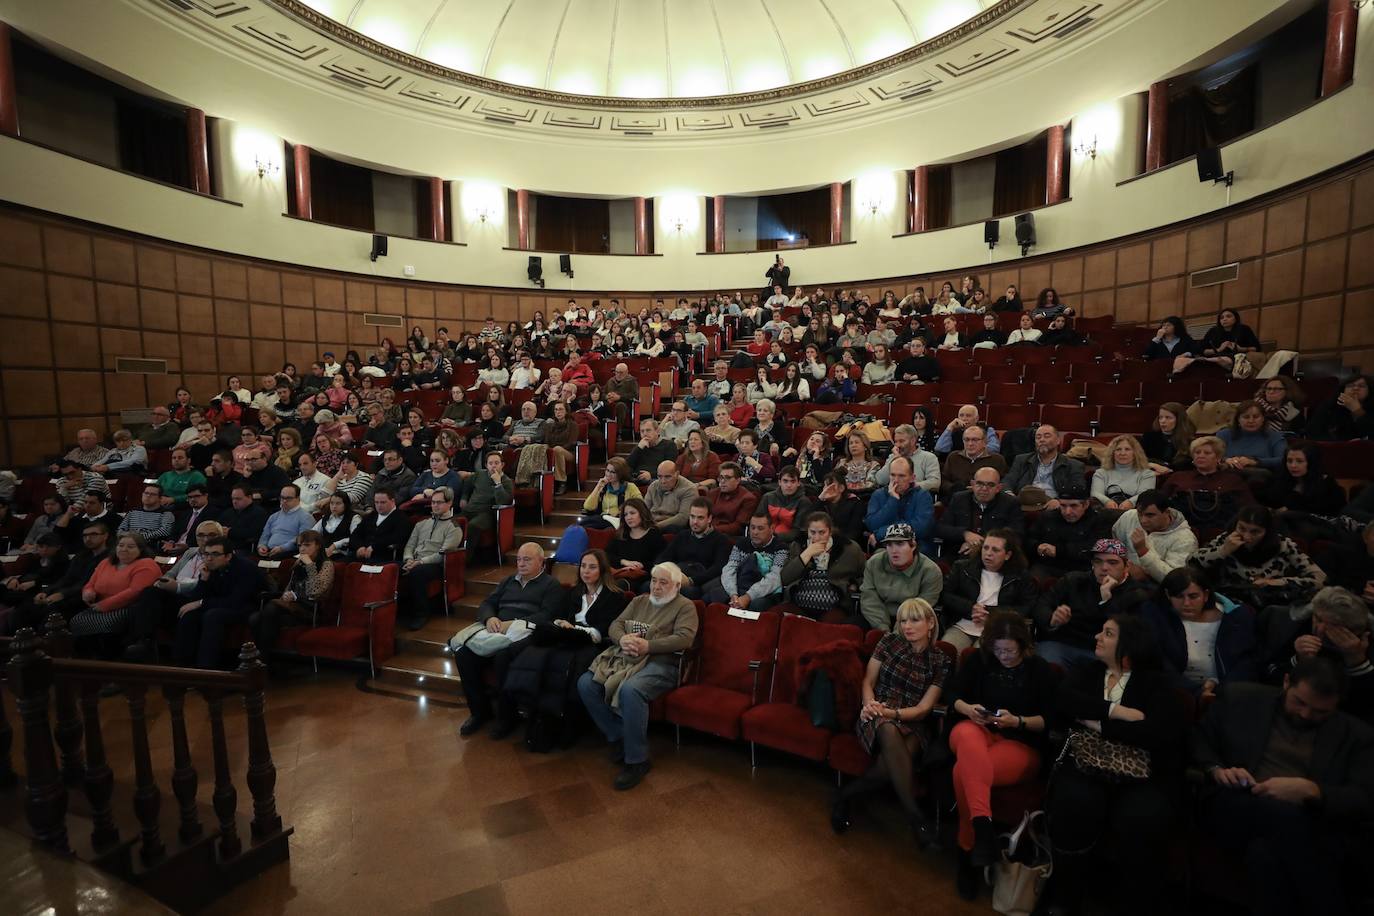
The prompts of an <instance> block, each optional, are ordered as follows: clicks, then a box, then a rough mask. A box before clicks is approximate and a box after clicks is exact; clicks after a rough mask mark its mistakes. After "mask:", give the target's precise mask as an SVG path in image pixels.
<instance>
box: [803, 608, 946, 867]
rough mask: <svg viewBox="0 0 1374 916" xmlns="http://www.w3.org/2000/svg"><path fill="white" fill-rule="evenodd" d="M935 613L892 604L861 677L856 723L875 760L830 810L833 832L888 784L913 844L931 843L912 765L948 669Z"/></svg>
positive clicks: (927, 736) (929, 734)
mask: <svg viewBox="0 0 1374 916" xmlns="http://www.w3.org/2000/svg"><path fill="white" fill-rule="evenodd" d="M939 625H940V624H939V621H938V620H937V619H936V617H935V610H934V608H932V607H931V606H930V604H929V603H927V602H926V601H925V599H923V598H908V599H907V600H906V601H903V602H902V603H901V604H900V605H899V606H898V607H897V624H896V629H895V630H894V631H893V632H891V633H885V634H884V635H883V638H882V639H880V640H879V641H878V646H877V648H875V649H874V650H873V656H872V657H871V658H870V659H869V660H868V669H867V670H866V671H865V672H864V681H863V706H862V708H861V709H860V711H859V721H858V723H857V725H856V730H857V731H858V735H859V740H860V741H862V742H863V745H864V749H865V750H867V751H868V752H869V753H870V754H872V755H873V758H874V760H873V765H872V766H871V767H870V768H869V770H868V772H867V773H865V774H864V775H863V776H860V777H859V778H858V779H856V780H854V781H853V782H851V783H849V785H847V786H844V787H843V788H841V789H840V790H839V791H838V792H837V793H836V794H835V799H834V801H833V802H832V804H831V807H830V827H831V829H833V830H834V831H835V832H836V833H844V832H845V831H846V830H848V829H849V824H850V817H849V808H850V805H851V803H852V802H853V800H854V799H855V798H857V797H859V796H860V795H863V794H865V793H867V792H870V791H873V790H875V789H879V788H882V787H883V786H885V785H887V784H889V783H891V785H892V787H893V788H894V789H896V790H897V798H898V799H899V800H900V801H901V804H902V809H903V810H904V812H905V813H906V815H907V817H908V818H909V819H910V821H911V827H912V831H913V833H914V834H915V836H916V842H917V844H918V845H919V846H920V847H922V848H924V847H926V846H928V845H929V844H930V843H931V842H933V841H934V840H935V839H936V830H935V824H934V823H933V822H932V821H930V820H929V819H928V818H927V817H926V815H925V814H924V812H922V811H921V809H920V808H918V807H917V806H916V791H915V784H914V781H915V777H916V765H915V764H916V760H917V759H918V756H919V754H920V753H921V751H922V750H923V749H924V747H925V746H926V744H927V743H928V742H929V741H931V740H932V738H933V735H934V730H933V729H932V728H931V727H930V721H929V717H930V713H931V710H933V709H934V708H935V704H937V703H939V702H940V694H941V692H942V691H943V690H944V688H945V682H946V680H947V679H948V678H949V676H950V673H951V671H952V669H953V664H952V663H951V662H950V660H949V656H947V655H945V653H943V652H941V651H940V650H939V649H937V648H935V633H936V630H937V628H938V627H939Z"/></svg>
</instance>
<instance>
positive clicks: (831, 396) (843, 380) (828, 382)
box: [816, 362, 859, 404]
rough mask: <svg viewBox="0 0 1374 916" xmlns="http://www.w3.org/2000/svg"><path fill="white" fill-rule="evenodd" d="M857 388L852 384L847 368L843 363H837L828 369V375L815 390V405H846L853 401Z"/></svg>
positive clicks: (852, 380)
mask: <svg viewBox="0 0 1374 916" xmlns="http://www.w3.org/2000/svg"><path fill="white" fill-rule="evenodd" d="M858 390H859V388H858V386H857V385H856V384H854V379H853V378H851V377H850V375H849V367H848V366H847V365H845V364H844V363H843V362H838V363H836V364H835V365H833V366H831V367H830V374H829V375H828V376H826V379H825V381H824V382H821V387H820V388H818V389H817V390H816V403H817V404H834V403H837V402H839V403H844V404H847V403H849V402H850V401H853V400H854V395H855V394H857V393H858Z"/></svg>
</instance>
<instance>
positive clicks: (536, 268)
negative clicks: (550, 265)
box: [525, 254, 544, 289]
mask: <svg viewBox="0 0 1374 916" xmlns="http://www.w3.org/2000/svg"><path fill="white" fill-rule="evenodd" d="M525 276H527V277H529V278H530V282H531V283H533V284H534V285H535V286H538V287H539V288H540V289H543V288H544V259H543V258H541V257H539V255H537V254H532V255H530V264H529V267H527V268H525Z"/></svg>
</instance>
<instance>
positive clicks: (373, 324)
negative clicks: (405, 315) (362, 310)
mask: <svg viewBox="0 0 1374 916" xmlns="http://www.w3.org/2000/svg"><path fill="white" fill-rule="evenodd" d="M404 323H405V321H404V319H402V318H401V316H400V315H379V314H377V313H375V312H373V313H368V314H366V315H364V316H363V324H365V325H367V326H368V327H370V328H399V327H401V325H403V324H404Z"/></svg>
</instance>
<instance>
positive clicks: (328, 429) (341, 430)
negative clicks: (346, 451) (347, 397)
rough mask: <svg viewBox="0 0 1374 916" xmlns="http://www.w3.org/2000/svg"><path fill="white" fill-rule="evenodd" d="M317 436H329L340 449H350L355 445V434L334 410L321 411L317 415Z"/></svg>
mask: <svg viewBox="0 0 1374 916" xmlns="http://www.w3.org/2000/svg"><path fill="white" fill-rule="evenodd" d="M315 434H316V435H320V434H324V435H326V436H328V437H329V438H331V439H333V440H334V441H335V442H337V443H338V445H339V447H340V448H348V447H349V446H350V445H352V444H353V432H352V431H351V430H350V429H349V428H348V424H347V423H345V422H344V421H342V420H340V419H339V418H338V417H337V416H336V415H335V414H334V412H333V411H332V410H320V411H317V412H316V413H315Z"/></svg>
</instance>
